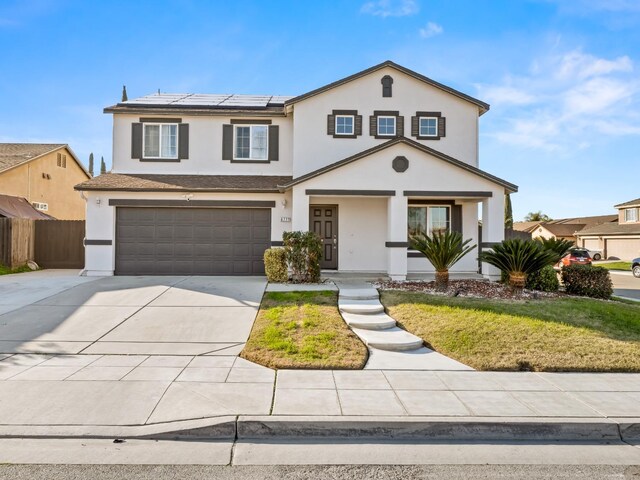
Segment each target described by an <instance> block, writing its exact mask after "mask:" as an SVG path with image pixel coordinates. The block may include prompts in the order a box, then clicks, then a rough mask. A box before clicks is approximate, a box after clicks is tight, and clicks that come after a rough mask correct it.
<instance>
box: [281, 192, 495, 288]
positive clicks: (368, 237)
mask: <svg viewBox="0 0 640 480" xmlns="http://www.w3.org/2000/svg"><path fill="white" fill-rule="evenodd" d="M292 207H293V208H292V210H293V211H292V229H293V230H311V231H314V232H315V233H317V234H318V235H319V236H320V238H321V239H322V241H323V257H324V258H323V261H322V264H321V267H322V269H323V271H324V273H323V276H325V277H330V276H331V275H332V273H333V272H335V273H336V274H337V275H338V276H345V277H347V278H348V277H349V276H352V277H353V276H354V275H357V276H362V275H364V276H366V277H371V278H372V279H376V278H381V277H388V278H390V279H391V280H406V279H431V278H432V277H433V274H434V268H433V266H432V265H431V263H430V262H429V261H428V260H427V259H426V258H425V257H424V255H422V254H421V253H420V252H418V251H415V250H412V249H410V248H409V242H408V239H409V237H408V235H409V233H410V232H411V233H413V232H415V231H418V230H420V231H425V232H428V233H432V232H433V231H435V230H452V231H457V232H460V233H462V235H463V238H464V239H471V243H472V244H475V245H477V249H476V251H475V253H470V254H468V255H467V256H465V257H464V258H463V259H462V260H460V261H459V262H458V263H457V264H456V265H455V266H454V267H453V268H452V270H451V274H452V278H456V277H457V278H465V279H466V278H481V276H482V277H484V278H489V279H496V278H498V275H499V274H498V272H497V271H493V270H490V268H492V267H489V266H488V265H485V264H483V266H482V267H483V268H482V271H479V268H478V252H479V251H480V249H481V248H482V247H483V246H484V247H489V246H490V245H491V243H492V242H497V241H500V240H502V235H503V224H502V211H503V209H504V200H503V196H502V195H498V196H494V195H493V192H491V191H476V192H472V191H468V192H433V191H431V192H428V191H405V190H356V189H353V190H322V189H307V188H304V187H303V186H300V187H294V190H293V195H292ZM479 212H481V214H480V215H481V216H480V218H479ZM492 218H497V219H498V220H497V221H496V222H492ZM479 220H482V223H483V225H484V228H483V229H482V236H483V238H482V239H479V238H478V222H479ZM493 223H496V224H497V225H495V226H494V225H493ZM492 227H493V228H492Z"/></svg>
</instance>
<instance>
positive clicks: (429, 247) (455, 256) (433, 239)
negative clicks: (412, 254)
mask: <svg viewBox="0 0 640 480" xmlns="http://www.w3.org/2000/svg"><path fill="white" fill-rule="evenodd" d="M409 239H410V243H411V248H414V249H416V250H418V251H419V252H421V253H422V254H423V255H424V256H425V257H427V260H429V261H430V262H431V264H432V265H433V266H434V268H435V269H436V289H437V290H446V288H447V286H448V285H449V269H450V268H451V267H452V266H453V265H455V264H456V262H457V261H458V260H460V259H461V258H462V257H464V256H465V255H466V254H467V253H469V252H470V251H472V250H473V249H474V248H476V246H475V245H470V246H469V243H470V242H471V239H470V238H469V239H467V240H464V241H463V240H462V234H460V233H458V232H435V233H434V234H433V235H432V236H428V235H425V234H423V233H418V234H416V235H411V236H410V237H409Z"/></svg>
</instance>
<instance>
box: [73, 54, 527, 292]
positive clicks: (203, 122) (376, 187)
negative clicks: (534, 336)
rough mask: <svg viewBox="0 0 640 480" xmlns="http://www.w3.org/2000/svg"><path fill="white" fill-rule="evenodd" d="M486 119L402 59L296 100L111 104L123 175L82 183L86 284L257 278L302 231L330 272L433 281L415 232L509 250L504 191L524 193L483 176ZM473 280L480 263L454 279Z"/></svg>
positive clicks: (480, 108) (164, 97) (116, 165)
mask: <svg viewBox="0 0 640 480" xmlns="http://www.w3.org/2000/svg"><path fill="white" fill-rule="evenodd" d="M488 110H489V105H487V104H486V103H484V102H481V101H480V100H476V99H475V98H472V97H470V96H468V95H465V94H464V93H461V92H458V91H456V90H454V89H452V88H450V87H447V86H445V85H442V84H440V83H437V82H435V81H433V80H431V79H429V78H427V77H425V76H423V75H421V74H419V73H416V72H414V71H411V70H409V69H407V68H404V67H402V66H400V65H397V64H395V63H393V62H384V63H381V64H379V65H376V66H374V67H371V68H369V69H367V70H364V71H362V72H359V73H356V74H355V75H352V76H350V77H347V78H343V79H341V80H338V81H336V82H333V83H331V84H329V85H326V86H324V87H321V88H318V89H316V90H313V91H311V92H308V93H305V94H303V95H300V96H297V97H282V96H249V95H203V94H153V95H149V96H146V97H142V98H138V99H135V100H129V101H126V102H122V103H119V104H117V105H114V106H112V107H108V108H106V109H105V112H106V113H112V114H113V121H114V128H113V131H114V139H113V145H114V151H113V170H112V171H113V173H109V174H106V175H101V176H99V177H96V178H94V179H92V180H89V181H87V182H84V183H82V184H80V185H78V186H76V189H78V190H81V191H83V192H84V193H85V195H86V197H87V234H86V235H87V238H86V266H85V268H86V272H85V273H86V274H87V275H112V274H114V273H115V274H121V275H134V274H203V275H251V274H262V273H263V271H264V265H263V261H262V256H263V252H264V250H265V249H266V248H269V247H270V246H278V245H282V234H283V232H285V231H292V230H312V231H314V232H317V233H318V234H319V235H320V237H321V239H322V241H323V243H324V247H323V248H324V258H323V259H322V265H321V266H322V268H323V269H334V270H339V271H349V272H376V273H379V272H386V273H387V274H388V275H389V276H390V277H392V278H394V279H403V278H405V277H406V276H407V274H408V273H409V274H411V273H421V272H430V271H433V267H432V266H431V264H430V263H429V262H428V261H427V260H426V259H425V258H424V257H423V256H422V254H420V253H419V252H414V251H411V250H409V249H408V232H414V231H418V230H422V231H426V232H428V233H432V232H434V231H437V230H447V229H448V230H455V231H460V232H462V234H463V236H464V237H465V238H471V239H472V241H473V243H477V244H479V245H482V247H484V248H488V247H490V246H491V244H492V242H499V241H501V240H502V239H503V236H504V194H505V193H507V192H515V191H517V187H516V185H513V184H512V183H509V182H507V181H505V180H502V179H500V178H498V177H496V176H493V175H491V174H489V173H487V172H485V171H483V170H481V169H480V168H479V166H478V163H479V159H478V157H479V152H478V118H479V117H480V115H482V114H484V113H486V112H487V111H488ZM478 205H481V211H482V223H483V227H484V228H483V231H482V232H483V233H482V237H483V238H482V239H478V238H477V237H478ZM477 270H478V264H477V255H474V254H470V255H467V256H466V257H465V258H464V259H462V260H461V261H460V262H459V263H458V264H456V266H455V268H454V269H453V271H458V272H477ZM483 273H484V274H485V275H486V276H491V277H492V278H496V274H497V273H498V272H497V271H496V270H494V269H490V267H489V266H488V265H483Z"/></svg>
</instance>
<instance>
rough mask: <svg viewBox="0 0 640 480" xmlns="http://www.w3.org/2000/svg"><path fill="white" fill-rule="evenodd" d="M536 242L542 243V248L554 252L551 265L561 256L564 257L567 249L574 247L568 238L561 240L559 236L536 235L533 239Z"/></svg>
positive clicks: (567, 251)
mask: <svg viewBox="0 0 640 480" xmlns="http://www.w3.org/2000/svg"><path fill="white" fill-rule="evenodd" d="M535 241H536V242H539V243H540V245H542V248H544V249H545V250H548V251H550V252H553V253H555V254H556V256H555V258H553V259H552V261H551V265H554V264H556V263H558V262H559V261H560V260H561V259H562V257H564V256H565V255H566V254H567V253H569V250H571V249H572V248H573V247H574V244H573V242H572V241H570V240H563V239H561V238H543V237H538V238H536V239H535Z"/></svg>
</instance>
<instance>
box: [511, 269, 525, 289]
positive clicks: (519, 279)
mask: <svg viewBox="0 0 640 480" xmlns="http://www.w3.org/2000/svg"><path fill="white" fill-rule="evenodd" d="M526 280H527V276H526V275H525V274H524V273H522V272H514V273H510V274H509V285H510V286H511V289H512V290H514V291H515V292H522V290H523V289H524V285H525V283H526Z"/></svg>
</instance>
